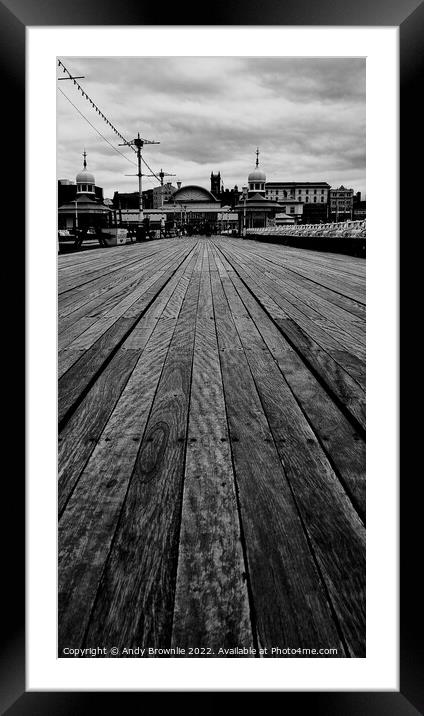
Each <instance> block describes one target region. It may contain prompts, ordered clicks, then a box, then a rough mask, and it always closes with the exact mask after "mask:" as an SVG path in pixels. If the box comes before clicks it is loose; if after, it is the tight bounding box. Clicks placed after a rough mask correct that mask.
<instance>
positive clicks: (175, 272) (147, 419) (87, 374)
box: [56, 55, 367, 659]
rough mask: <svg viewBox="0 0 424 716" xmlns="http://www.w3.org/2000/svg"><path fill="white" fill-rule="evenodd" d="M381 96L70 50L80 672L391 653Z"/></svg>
mask: <svg viewBox="0 0 424 716" xmlns="http://www.w3.org/2000/svg"><path fill="white" fill-rule="evenodd" d="M365 82H366V59H365V58H364V57H328V58H326V57H317V58H311V57H308V58H306V57H305V58H302V57H296V58H292V57H284V56H282V57H272V58H271V57H263V58H261V57H251V58H250V57H237V56H232V57H171V56H167V57H137V56H134V57H125V58H121V57H81V56H65V55H64V56H60V57H58V58H57V117H56V120H57V156H56V159H57V239H58V256H57V275H58V283H57V286H58V325H57V331H58V426H59V428H58V657H60V658H89V657H93V656H95V657H101V658H102V657H104V658H111V657H113V658H120V659H122V658H168V657H174V658H215V659H219V658H224V659H225V658H280V659H287V658H289V659H293V658H317V659H321V658H330V659H331V658H338V659H344V658H354V659H363V658H365V657H366V654H367V651H366V647H367V645H366V620H365V610H366V609H365V608H366V605H365V590H366V560H365V517H366V474H365V455H366V453H365V429H366V425H365V414H366V400H365V395H366V393H365V390H366V388H365V368H366V352H365V338H366V320H365V317H366V305H365V303H366V197H367V191H366V156H365V154H366V120H365V118H366V92H365Z"/></svg>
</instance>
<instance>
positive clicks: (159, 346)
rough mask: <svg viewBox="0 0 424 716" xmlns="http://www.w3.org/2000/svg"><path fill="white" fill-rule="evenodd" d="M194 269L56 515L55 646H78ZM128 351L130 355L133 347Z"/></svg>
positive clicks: (177, 291) (189, 269)
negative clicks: (57, 599)
mask: <svg viewBox="0 0 424 716" xmlns="http://www.w3.org/2000/svg"><path fill="white" fill-rule="evenodd" d="M192 270H193V261H190V262H189V263H188V265H187V266H186V269H185V271H184V275H183V276H182V277H181V276H180V280H179V281H178V283H177V285H176V286H175V290H174V291H173V293H172V295H171V297H170V299H169V301H168V303H167V304H166V306H165V309H164V310H163V313H162V314H161V315H160V317H159V318H158V320H157V322H156V324H155V327H154V330H152V334H151V337H150V338H149V340H148V342H147V344H146V346H145V348H144V349H143V351H142V353H141V355H140V357H139V359H138V362H137V365H136V367H135V369H134V371H133V373H132V375H131V377H130V379H129V381H128V383H127V385H126V387H125V389H124V391H123V392H122V394H121V397H120V399H119V401H118V403H117V404H116V407H115V409H114V411H113V413H112V415H111V417H110V419H109V421H108V423H107V425H106V426H105V428H104V430H103V432H102V434H101V436H100V438H99V440H98V442H97V444H96V446H95V448H94V451H93V453H92V455H91V457H90V459H89V460H88V462H87V464H86V466H85V468H84V471H83V472H82V474H81V477H80V479H79V481H78V484H77V486H76V488H75V490H74V492H73V494H72V496H71V498H70V500H69V502H68V504H67V506H66V510H65V512H64V513H63V516H62V519H61V520H60V523H59V647H60V649H61V648H62V647H63V646H66V645H69V644H72V645H75V646H79V647H80V646H82V645H83V640H84V634H85V631H86V629H87V626H88V620H89V617H90V613H91V610H92V608H93V604H94V600H95V597H96V594H97V590H98V586H99V582H100V579H101V576H102V572H103V569H104V565H105V562H106V559H107V556H108V554H109V550H110V546H111V543H112V540H113V536H114V533H115V529H116V525H117V523H118V519H119V515H120V512H121V509H122V504H123V501H124V499H125V495H126V492H127V489H128V485H129V482H130V478H131V475H132V473H133V470H134V466H135V462H136V459H137V455H138V453H139V451H140V445H141V442H142V438H143V435H144V432H145V428H146V424H147V420H148V417H149V414H150V411H151V407H152V403H153V400H154V397H155V394H156V391H157V386H158V383H159V379H160V376H161V373H162V370H163V366H164V362H165V358H166V356H167V353H168V349H169V345H170V341H171V339H172V336H173V334H174V329H175V326H176V320H175V319H176V318H177V317H178V315H179V313H180V311H181V306H182V302H183V299H184V297H185V294H186V291H187V288H188V285H189V280H190V275H191V272H192ZM152 310H153V309H152ZM139 338H140V339H141V334H140V335H139ZM140 345H142V344H141V343H140ZM127 351H128V352H129V353H130V354H131V353H134V349H130V348H128V349H127ZM74 469H75V468H74Z"/></svg>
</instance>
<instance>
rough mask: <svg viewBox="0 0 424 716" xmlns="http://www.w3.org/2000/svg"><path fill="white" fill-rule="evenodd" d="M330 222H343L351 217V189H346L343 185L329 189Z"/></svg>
mask: <svg viewBox="0 0 424 716" xmlns="http://www.w3.org/2000/svg"><path fill="white" fill-rule="evenodd" d="M329 209H330V213H329V219H330V221H345V220H346V219H352V216H353V189H347V188H346V187H345V186H343V184H342V185H341V186H339V187H337V188H335V189H330V200H329Z"/></svg>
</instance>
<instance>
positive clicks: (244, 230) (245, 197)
mask: <svg viewBox="0 0 424 716" xmlns="http://www.w3.org/2000/svg"><path fill="white" fill-rule="evenodd" d="M242 192H243V205H244V206H243V238H244V237H245V236H246V200H247V186H243V187H242Z"/></svg>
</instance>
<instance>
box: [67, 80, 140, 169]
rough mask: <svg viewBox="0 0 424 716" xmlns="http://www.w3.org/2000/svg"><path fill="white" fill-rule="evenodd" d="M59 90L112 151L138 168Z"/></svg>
mask: <svg viewBox="0 0 424 716" xmlns="http://www.w3.org/2000/svg"><path fill="white" fill-rule="evenodd" d="M57 89H58V90H59V92H61V94H63V96H64V97H65V98H66V99H67V100H68V102H69V104H71V105H72V106H73V107H74V109H76V110H77V112H78V114H80V115H81V117H83V119H85V121H86V122H88V124H89V125H90V127H92V128H93V129H94V131H95V132H97V134H98V135H99V136H100V137H101V138H102V139H104V141H105V142H107V143H108V144H109V146H110V147H112V149H113V150H114V151H115V152H117V153H118V154H120V155H121V157H124V159H126V160H127V162H130V164H134V166H137V164H136V163H135V162H133V160H132V159H129V157H127V156H126V154H123V152H121V151H120V150H119V149H117V147H115V146H114V145H113V144H112V142H109V140H108V139H107V137H105V136H104V135H103V134H102V133H101V132H99V130H98V129H97V127H95V126H94V124H92V123H91V122H90V120H89V119H87V117H86V116H85V114H83V113H82V112H81V110H80V109H78V107H77V106H76V105H75V104H74V103H73V102H72V100H70V99H69V97H68V95H67V94H65V92H63V90H61V89H60V87H58V88H57Z"/></svg>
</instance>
